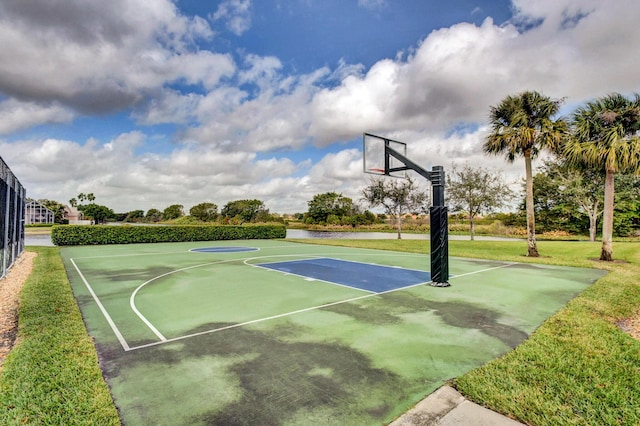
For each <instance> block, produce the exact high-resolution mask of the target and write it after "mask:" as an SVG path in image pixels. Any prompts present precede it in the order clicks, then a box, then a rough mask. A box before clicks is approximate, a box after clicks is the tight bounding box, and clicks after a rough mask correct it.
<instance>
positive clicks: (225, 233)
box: [51, 224, 287, 246]
mask: <svg viewBox="0 0 640 426" xmlns="http://www.w3.org/2000/svg"><path fill="white" fill-rule="evenodd" d="M286 234H287V230H286V228H285V227H284V226H283V225H279V224H278V225H245V226H127V225H124V226H108V225H63V226H54V227H53V228H52V229H51V241H52V242H53V244H55V245H58V246H80V245H93V244H134V243H166V242H180V241H216V240H249V239H273V238H285V237H286Z"/></svg>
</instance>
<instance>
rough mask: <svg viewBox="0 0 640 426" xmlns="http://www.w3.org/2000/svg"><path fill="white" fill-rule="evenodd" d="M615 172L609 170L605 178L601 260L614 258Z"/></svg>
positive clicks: (609, 260)
mask: <svg viewBox="0 0 640 426" xmlns="http://www.w3.org/2000/svg"><path fill="white" fill-rule="evenodd" d="M614 194H615V187H614V174H613V173H612V172H610V171H609V170H607V175H606V177H605V180H604V214H603V215H602V251H601V252H600V260H606V261H608V262H611V261H612V260H613V242H612V240H613V196H614Z"/></svg>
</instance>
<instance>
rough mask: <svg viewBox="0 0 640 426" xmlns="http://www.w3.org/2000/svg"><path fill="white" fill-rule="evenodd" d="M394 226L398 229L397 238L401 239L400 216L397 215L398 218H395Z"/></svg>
mask: <svg viewBox="0 0 640 426" xmlns="http://www.w3.org/2000/svg"><path fill="white" fill-rule="evenodd" d="M396 227H397V229H398V239H399V240H401V239H402V216H400V215H398V218H397V219H396Z"/></svg>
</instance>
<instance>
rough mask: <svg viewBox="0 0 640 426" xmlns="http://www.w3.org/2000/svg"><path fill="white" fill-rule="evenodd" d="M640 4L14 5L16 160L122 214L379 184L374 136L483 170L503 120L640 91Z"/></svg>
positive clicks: (2, 80)
mask: <svg viewBox="0 0 640 426" xmlns="http://www.w3.org/2000/svg"><path fill="white" fill-rule="evenodd" d="M638 17H640V2H638V1H637V0H607V1H602V0H511V1H509V0H451V1H447V2H444V1H441V0H405V1H402V2H396V1H391V0H222V1H207V2H204V1H200V0H176V1H171V0H110V1H106V2H105V1H97V0H3V1H2V2H0V156H1V157H2V158H3V159H4V160H5V162H7V163H8V165H9V166H10V167H11V169H12V170H13V172H14V173H15V174H16V175H17V176H18V178H19V179H20V181H21V182H22V184H23V185H24V186H25V187H26V188H27V196H29V197H32V198H35V199H40V198H47V199H53V200H57V201H60V202H63V203H66V202H68V200H69V199H70V198H72V197H74V196H76V195H77V194H78V193H80V192H85V193H86V192H93V193H94V194H95V196H96V202H98V203H99V204H104V205H107V206H109V207H111V208H112V209H114V210H115V211H117V212H126V211H130V210H134V209H140V210H145V211H146V210H148V209H150V208H158V209H160V210H162V209H164V208H165V207H167V206H169V205H171V204H176V203H177V204H182V205H184V207H185V210H187V211H188V209H189V208H190V207H191V206H193V205H195V204H198V203H200V202H204V201H207V202H213V203H216V204H217V205H218V206H219V207H222V206H224V205H225V204H226V203H227V202H229V201H232V200H237V199H254V198H257V199H260V200H262V201H264V202H265V204H266V206H267V208H269V209H270V210H271V211H272V212H277V213H295V212H304V211H306V210H307V201H309V200H311V199H312V198H313V196H314V195H315V194H319V193H324V192H329V191H335V192H338V193H342V194H343V195H345V196H348V197H352V198H353V199H354V200H357V199H358V198H359V195H358V194H359V191H360V189H361V188H362V187H363V186H364V185H366V184H367V182H368V175H366V174H364V173H363V172H362V146H361V145H362V133H363V132H370V133H375V134H380V135H383V136H386V137H390V138H392V139H396V140H400V141H403V142H406V143H407V145H408V151H407V152H408V156H409V157H410V158H411V159H412V160H414V161H416V162H417V163H419V164H422V165H423V166H424V167H425V168H430V167H431V166H433V165H443V166H444V167H445V170H446V169H448V168H450V167H451V165H452V164H453V163H455V164H462V163H464V162H469V164H470V165H472V166H490V167H494V168H496V169H499V170H503V171H504V172H505V174H506V176H508V177H513V178H514V179H515V178H519V177H521V176H522V175H523V174H524V166H523V164H520V162H518V161H516V163H514V164H508V163H506V162H505V161H504V159H502V158H499V157H496V158H490V157H486V156H484V155H483V154H482V149H481V147H482V141H483V138H484V136H485V135H486V132H487V117H488V112H489V107H490V106H491V105H495V104H497V103H498V102H499V101H500V100H501V99H502V98H504V97H505V96H506V95H509V94H516V93H519V92H522V91H524V90H538V91H540V92H543V93H544V94H545V95H548V96H551V97H553V98H565V104H564V105H565V107H564V109H563V113H564V114H570V113H571V111H572V110H573V109H574V108H575V107H576V106H577V105H579V104H581V103H583V102H585V101H588V100H591V99H593V98H596V97H599V96H602V95H605V94H607V93H610V92H621V93H623V94H631V93H633V92H638V91H640V73H639V71H638V70H639V69H640V55H638V54H637V52H638V46H640V26H639V25H638Z"/></svg>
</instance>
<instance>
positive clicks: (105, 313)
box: [69, 259, 130, 351]
mask: <svg viewBox="0 0 640 426" xmlns="http://www.w3.org/2000/svg"><path fill="white" fill-rule="evenodd" d="M69 260H70V261H71V263H72V264H73V267H74V268H76V271H78V275H80V278H81V279H82V282H84V285H85V286H86V287H87V289H88V290H89V293H91V296H92V297H93V300H95V301H96V304H97V305H98V308H99V309H100V311H101V312H102V315H104V317H105V318H106V319H107V322H108V323H109V326H110V327H111V330H113V333H114V334H115V335H116V337H117V338H118V341H119V342H120V344H121V345H122V348H123V349H124V350H125V351H128V350H130V347H129V345H128V344H127V341H126V340H124V337H123V336H122V333H120V330H118V327H117V326H116V324H115V323H114V322H113V320H112V319H111V316H110V315H109V313H108V312H107V310H106V309H105V308H104V306H103V305H102V303H101V302H100V299H98V296H97V295H96V293H95V292H94V291H93V288H91V285H89V282H88V281H87V279H86V278H85V277H84V275H83V274H82V272H80V268H78V265H76V262H75V261H74V260H73V259H69Z"/></svg>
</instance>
